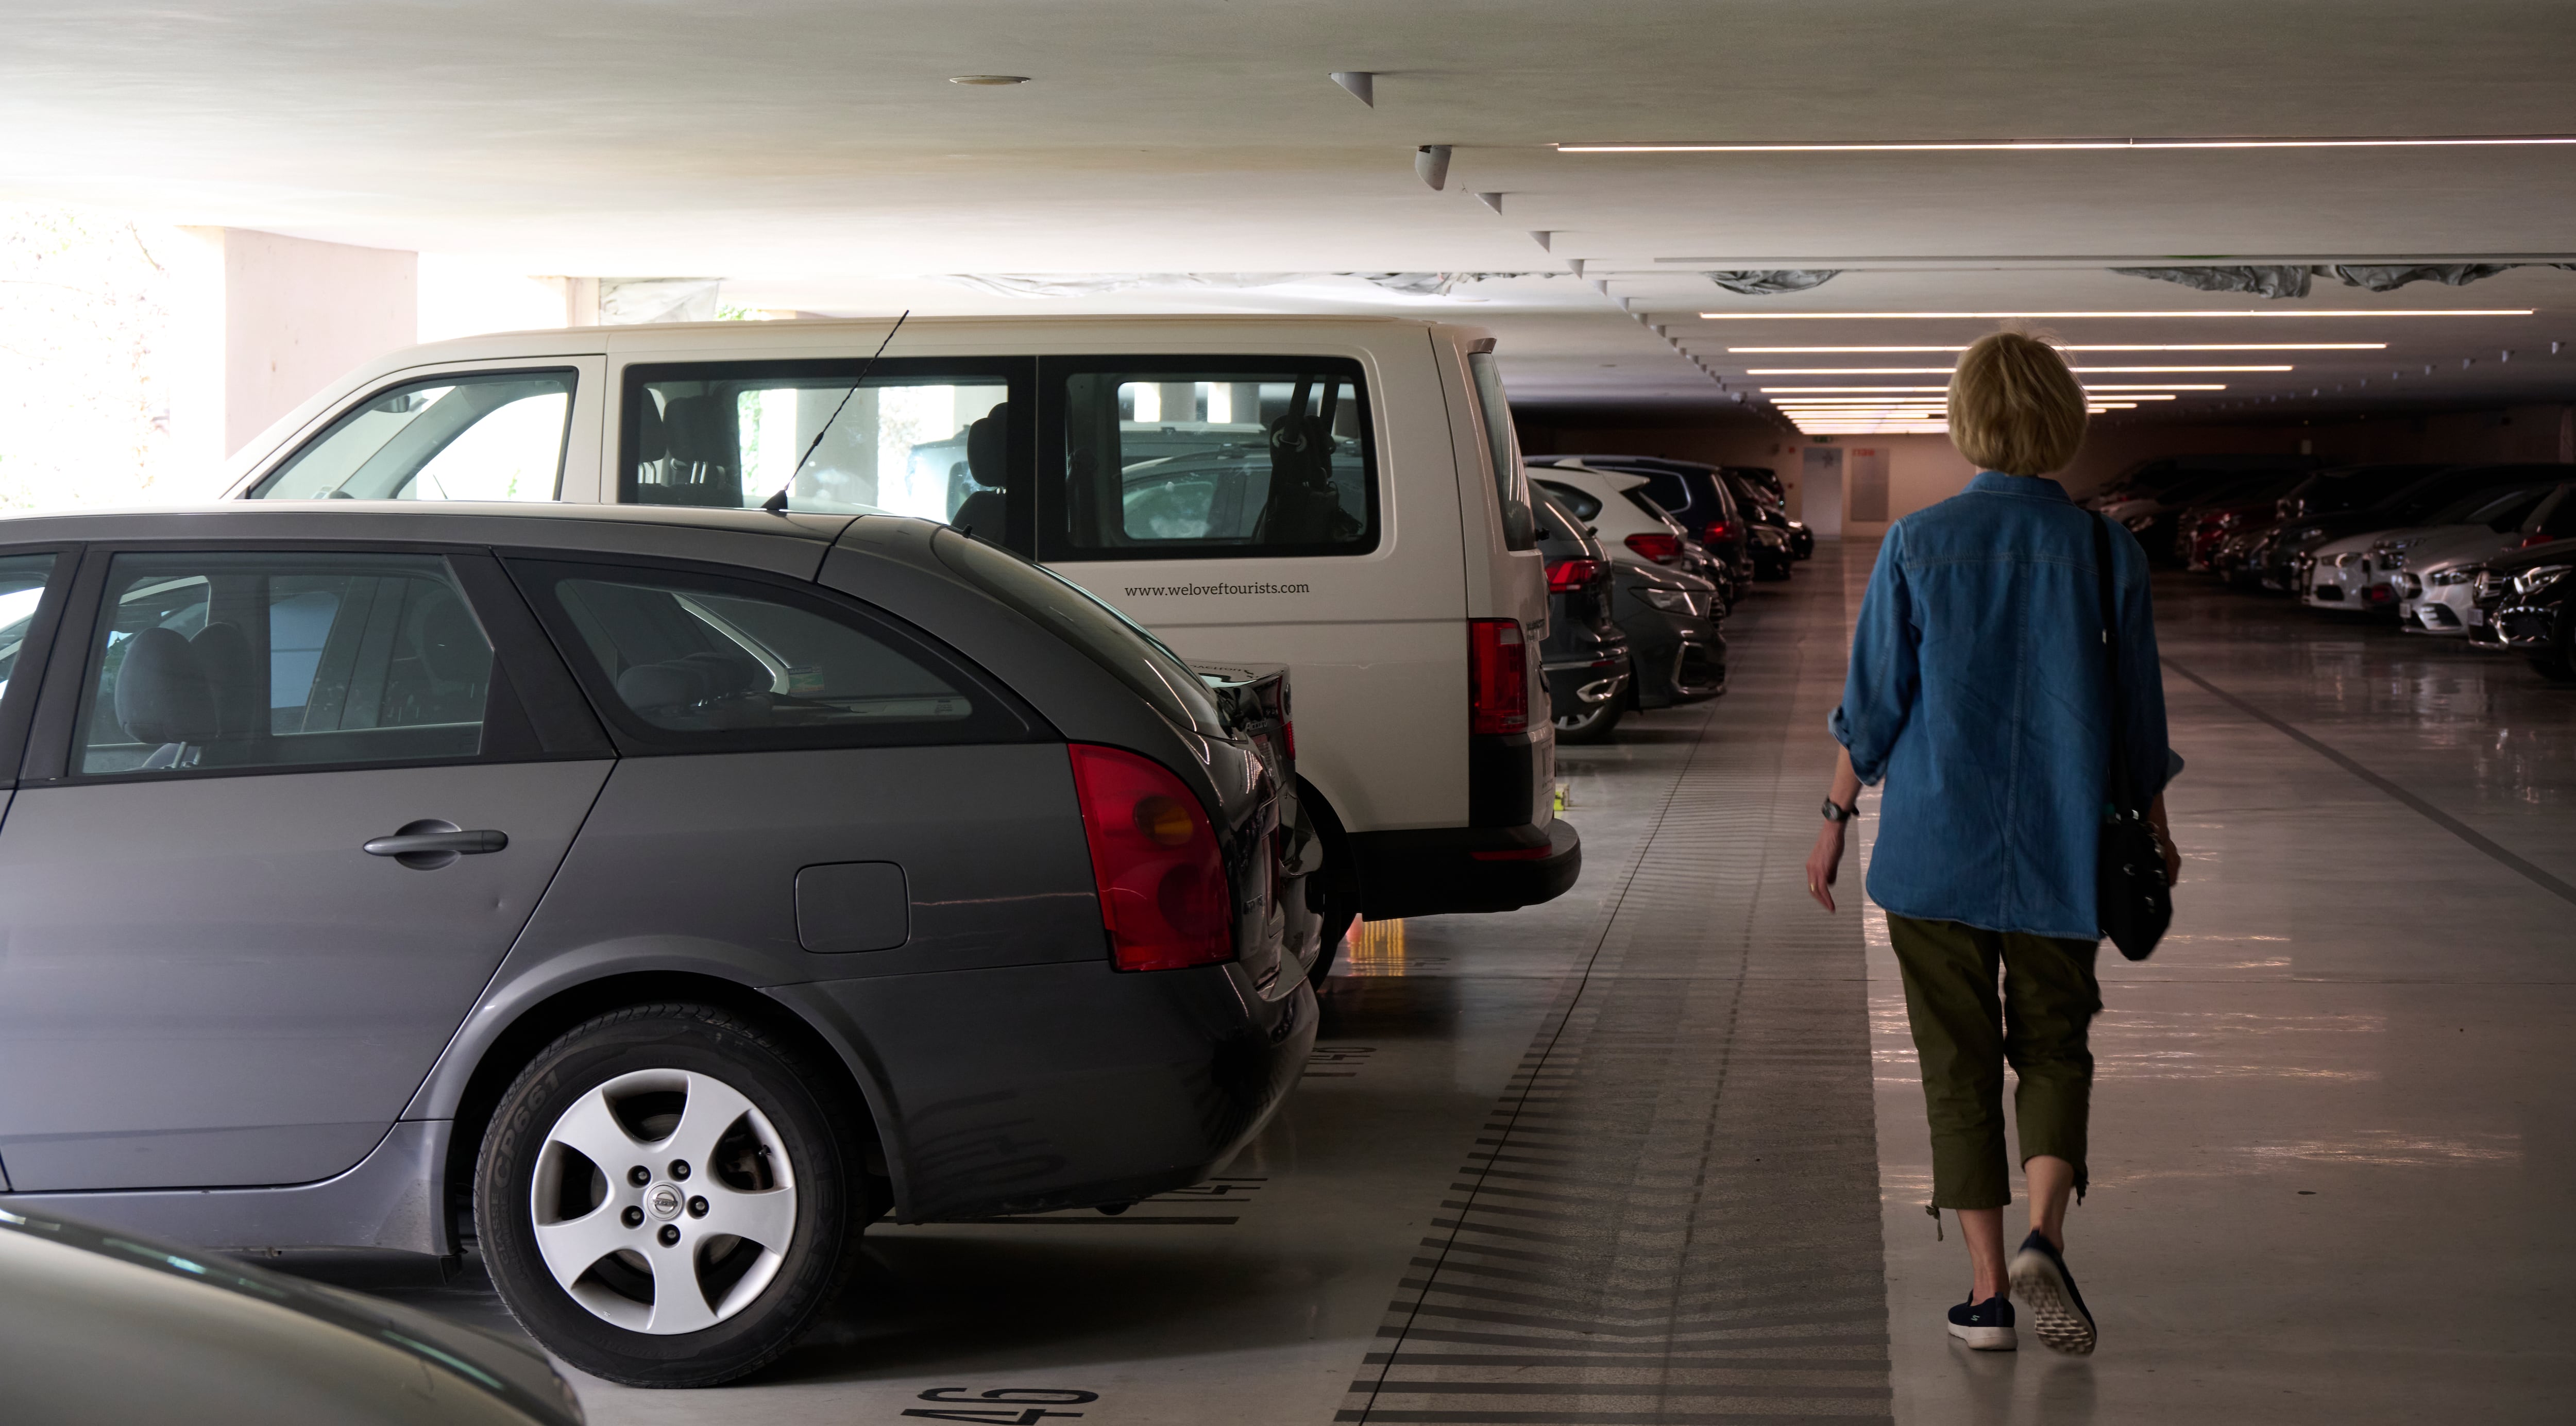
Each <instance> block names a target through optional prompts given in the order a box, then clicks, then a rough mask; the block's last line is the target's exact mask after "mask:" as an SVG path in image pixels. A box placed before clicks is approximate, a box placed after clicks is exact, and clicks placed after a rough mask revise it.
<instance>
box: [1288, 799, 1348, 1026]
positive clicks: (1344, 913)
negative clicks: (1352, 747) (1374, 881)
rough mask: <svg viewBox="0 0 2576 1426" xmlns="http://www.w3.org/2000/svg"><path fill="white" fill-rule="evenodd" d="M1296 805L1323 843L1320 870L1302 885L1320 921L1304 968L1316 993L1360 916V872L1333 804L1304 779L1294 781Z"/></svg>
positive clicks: (1339, 955)
mask: <svg viewBox="0 0 2576 1426" xmlns="http://www.w3.org/2000/svg"><path fill="white" fill-rule="evenodd" d="M1297 803H1298V805H1299V806H1300V807H1302V808H1304V809H1305V812H1306V818H1307V820H1308V821H1310V822H1312V823H1313V824H1314V827H1315V835H1316V836H1318V837H1321V838H1323V840H1324V867H1323V870H1321V871H1319V872H1316V873H1315V874H1314V875H1313V876H1312V877H1310V878H1309V879H1308V880H1307V883H1306V895H1307V896H1308V897H1309V898H1310V901H1309V903H1308V904H1310V905H1312V906H1313V907H1314V908H1315V911H1316V913H1317V914H1318V915H1319V916H1320V917H1321V918H1322V920H1323V931H1322V948H1321V949H1320V950H1318V951H1317V952H1316V954H1315V963H1314V964H1313V965H1311V966H1308V967H1307V968H1306V983H1307V984H1309V985H1311V986H1313V987H1315V989H1317V990H1319V991H1320V990H1322V989H1323V988H1324V982H1325V981H1326V980H1327V979H1329V978H1331V976H1332V974H1333V962H1334V961H1336V960H1338V959H1340V958H1341V954H1342V941H1343V939H1344V938H1345V937H1347V936H1349V935H1350V933H1351V923H1352V922H1354V921H1356V920H1358V919H1359V915H1360V898H1361V886H1360V868H1359V862H1358V860H1357V854H1356V853H1355V852H1353V851H1352V850H1351V839H1350V835H1349V834H1348V833H1346V832H1344V831H1343V830H1342V819H1341V817H1340V815H1339V814H1337V813H1335V812H1334V811H1333V804H1331V803H1330V802H1327V801H1325V800H1324V795H1323V794H1322V793H1320V792H1318V791H1316V790H1315V785H1314V784H1313V783H1311V782H1308V781H1307V780H1306V779H1304V778H1302V777H1301V778H1299V779H1297Z"/></svg>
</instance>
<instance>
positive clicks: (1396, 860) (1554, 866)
mask: <svg viewBox="0 0 2576 1426" xmlns="http://www.w3.org/2000/svg"><path fill="white" fill-rule="evenodd" d="M1350 840H1351V851H1352V853H1353V858H1354V860H1356V861H1357V862H1358V863H1359V869H1360V914H1361V915H1362V916H1364V917H1367V918H1368V919H1369V920H1372V921H1387V920H1393V919H1394V918H1396V917H1398V916H1436V915H1440V914H1443V913H1446V912H1459V911H1512V910H1517V909H1518V908H1520V907H1523V906H1535V905H1537V904H1538V903H1540V902H1542V901H1552V900H1554V899H1556V898H1557V897H1559V896H1563V895H1564V894H1565V893H1566V891H1567V890H1568V889H1569V888H1571V887H1572V886H1573V885H1574V882H1575V878H1576V877H1578V876H1580V875H1581V874H1582V872H1583V838H1582V836H1581V835H1580V834H1578V833H1577V832H1576V831H1575V830H1574V828H1573V827H1572V826H1571V825H1570V824H1568V823H1566V822H1564V821H1562V820H1556V821H1551V822H1549V823H1548V824H1547V825H1546V826H1544V827H1530V826H1522V827H1441V828H1434V829H1432V830H1429V831H1414V832H1355V833H1353V834H1352V835H1351V839H1350Z"/></svg>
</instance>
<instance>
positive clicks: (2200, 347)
mask: <svg viewBox="0 0 2576 1426" xmlns="http://www.w3.org/2000/svg"><path fill="white" fill-rule="evenodd" d="M2050 345H2052V346H2055V347H2056V348H2057V349H2058V350H2059V351H2062V352H2376V351H2386V350H2387V349H2388V343H2386V342H2113V343H2107V344H2106V343H2088V344H2086V345H2083V346H2073V345H2069V344H2067V343H2064V342H2053V343H2051V344H2050ZM1967 349H1968V348H1967V345H1966V344H1965V343H1961V344H1960V345H1957V346H1948V347H1728V348H1727V350H1728V351H1730V352H1748V353H1751V352H1763V353H1769V354H1771V355H1775V356H1790V355H1798V356H1824V355H1828V354H1834V355H1847V354H1863V353H1874V352H1887V353H1894V352H1963V351H1966V350H1967Z"/></svg>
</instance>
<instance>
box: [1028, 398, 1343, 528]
mask: <svg viewBox="0 0 2576 1426" xmlns="http://www.w3.org/2000/svg"><path fill="white" fill-rule="evenodd" d="M1046 370H1047V371H1048V373H1049V376H1048V380H1049V381H1050V382H1052V383H1053V385H1054V390H1053V392H1052V396H1053V399H1054V402H1055V405H1054V407H1053V419H1052V421H1051V424H1053V425H1057V426H1060V427H1061V428H1062V429H1061V431H1060V432H1058V433H1057V440H1056V442H1055V445H1056V449H1055V450H1054V452H1053V453H1052V454H1050V455H1047V456H1045V457H1044V459H1045V460H1046V461H1049V462H1052V464H1051V465H1048V466H1046V467H1043V468H1044V469H1045V470H1046V475H1047V479H1046V483H1045V487H1044V495H1043V496H1042V498H1041V503H1040V506H1039V517H1038V518H1039V540H1038V548H1039V557H1040V558H1041V559H1053V560H1102V559H1157V558H1199V559H1210V558H1213V559H1227V558H1248V557H1262V556H1282V555H1346V554H1365V553H1367V552H1369V551H1370V550H1373V549H1375V548H1377V542H1378V523H1379V518H1380V517H1379V509H1378V500H1379V497H1378V487H1377V450H1376V436H1375V433H1374V432H1373V431H1372V430H1371V421H1370V416H1369V404H1368V383H1367V381H1366V379H1365V378H1364V377H1363V375H1362V373H1361V370H1360V366H1359V363H1357V362H1354V361H1349V360H1345V359H1340V358H1330V357H1279V358H1241V357H1207V356H1196V357H1137V358H1098V359H1093V358H1062V359H1049V360H1048V362H1047V363H1046Z"/></svg>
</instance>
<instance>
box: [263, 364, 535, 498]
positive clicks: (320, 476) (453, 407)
mask: <svg viewBox="0 0 2576 1426" xmlns="http://www.w3.org/2000/svg"><path fill="white" fill-rule="evenodd" d="M572 383H573V374H572V373H571V372H570V371H493V372H482V371H478V372H456V373H451V374H449V375H446V376H437V377H431V378H429V379H427V380H425V381H413V382H406V383H405V384H403V385H401V386H396V387H393V388H391V389H389V390H385V391H381V392H378V393H377V394H375V395H373V396H371V397H368V398H367V402H366V404H365V405H363V406H360V407H358V408H357V409H356V410H354V411H351V412H349V413H348V414H347V415H345V416H342V417H341V418H340V419H339V420H337V421H334V422H332V423H331V428H330V429H329V430H327V431H324V432H323V433H322V434H321V435H318V436H316V437H314V438H313V439H312V440H310V441H307V442H305V443H304V446H303V448H302V449H301V450H298V451H297V452H296V453H295V454H294V455H292V456H289V457H287V459H286V462H285V464H283V465H280V466H279V467H278V468H277V469H275V470H273V471H271V472H269V474H268V477H267V478H266V479H264V480H262V481H260V483H259V484H258V485H257V486H256V487H254V488H253V489H252V490H251V498H252V499H254V500H552V499H554V498H555V487H556V483H557V481H558V480H560V479H561V477H562V475H563V459H564V430H565V420H564V418H565V417H566V416H567V415H569V414H570V413H571V411H572Z"/></svg>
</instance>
